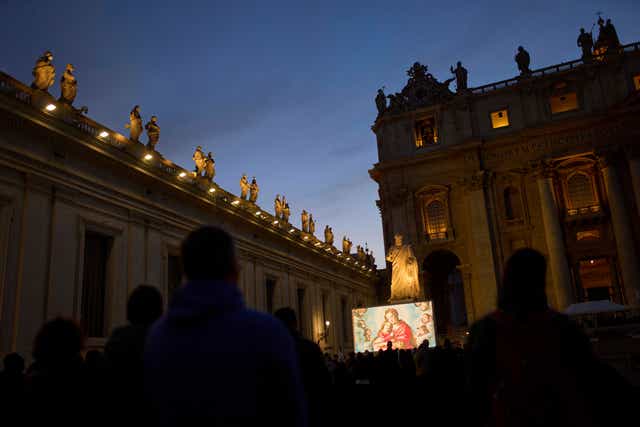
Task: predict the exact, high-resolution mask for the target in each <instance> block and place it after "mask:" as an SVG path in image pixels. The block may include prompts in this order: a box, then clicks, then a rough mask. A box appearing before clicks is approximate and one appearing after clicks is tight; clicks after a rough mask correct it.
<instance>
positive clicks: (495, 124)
mask: <svg viewBox="0 0 640 427" xmlns="http://www.w3.org/2000/svg"><path fill="white" fill-rule="evenodd" d="M507 126H509V113H508V112H507V109H506V108H505V109H504V110H498V111H494V112H493V113H491V127H492V128H494V129H498V128H503V127H507Z"/></svg>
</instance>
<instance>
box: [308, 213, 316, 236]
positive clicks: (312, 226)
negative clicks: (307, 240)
mask: <svg viewBox="0 0 640 427" xmlns="http://www.w3.org/2000/svg"><path fill="white" fill-rule="evenodd" d="M315 232H316V222H315V221H314V220H313V215H309V233H311V234H315Z"/></svg>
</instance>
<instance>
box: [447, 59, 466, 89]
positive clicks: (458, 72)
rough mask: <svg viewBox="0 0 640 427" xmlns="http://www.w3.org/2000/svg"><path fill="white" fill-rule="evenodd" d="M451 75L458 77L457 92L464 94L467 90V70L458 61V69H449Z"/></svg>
mask: <svg viewBox="0 0 640 427" xmlns="http://www.w3.org/2000/svg"><path fill="white" fill-rule="evenodd" d="M449 69H450V70H451V73H452V74H453V75H454V76H456V92H458V93H462V92H464V91H466V90H467V75H468V73H467V69H466V68H464V67H463V66H462V63H461V62H460V61H458V64H457V65H456V68H453V66H452V67H449Z"/></svg>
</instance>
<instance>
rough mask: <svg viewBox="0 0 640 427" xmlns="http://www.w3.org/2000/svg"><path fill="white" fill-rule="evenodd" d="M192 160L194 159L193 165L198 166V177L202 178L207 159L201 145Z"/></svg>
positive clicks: (196, 169)
mask: <svg viewBox="0 0 640 427" xmlns="http://www.w3.org/2000/svg"><path fill="white" fill-rule="evenodd" d="M191 158H192V159H193V163H195V165H196V168H195V169H194V172H195V174H196V176H202V173H203V172H204V169H205V166H206V165H207V158H206V157H205V155H204V152H203V151H202V147H201V146H200V145H198V146H197V147H196V151H194V153H193V156H192V157H191Z"/></svg>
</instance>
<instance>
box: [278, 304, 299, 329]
mask: <svg viewBox="0 0 640 427" xmlns="http://www.w3.org/2000/svg"><path fill="white" fill-rule="evenodd" d="M273 315H274V316H275V317H276V318H277V319H279V320H280V321H281V322H282V323H284V326H286V327H287V329H289V330H290V331H292V332H293V331H295V330H297V329H298V320H297V318H296V312H295V311H294V310H293V309H292V308H291V307H282V308H279V309H277V310H276V312H275V313H273Z"/></svg>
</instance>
